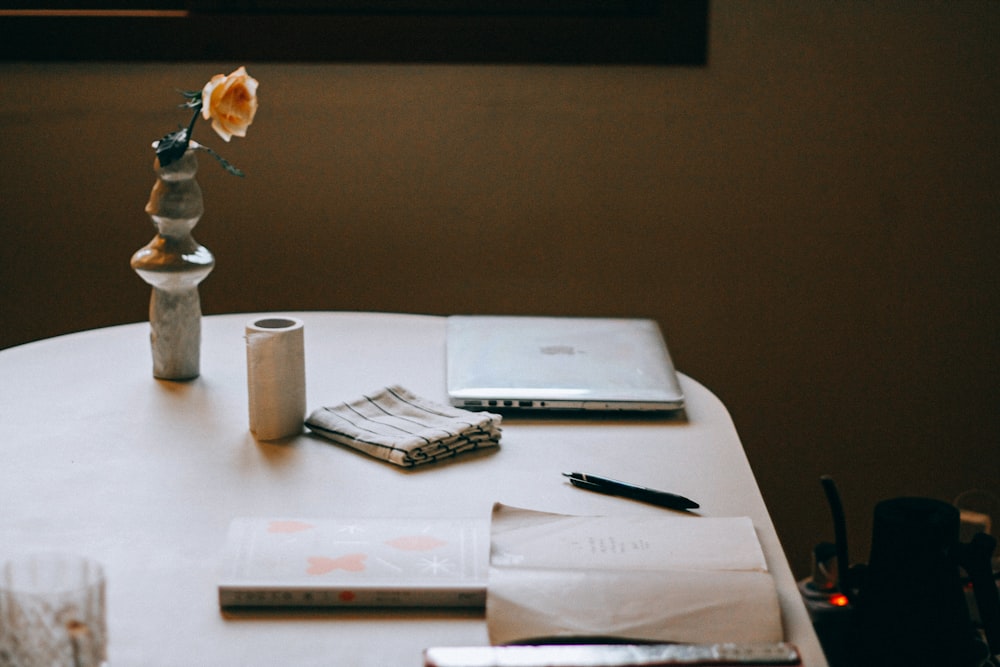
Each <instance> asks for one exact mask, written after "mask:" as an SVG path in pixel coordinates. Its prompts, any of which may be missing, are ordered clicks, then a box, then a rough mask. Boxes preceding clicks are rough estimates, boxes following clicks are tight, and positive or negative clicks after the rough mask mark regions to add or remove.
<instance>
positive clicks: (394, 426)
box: [306, 385, 501, 468]
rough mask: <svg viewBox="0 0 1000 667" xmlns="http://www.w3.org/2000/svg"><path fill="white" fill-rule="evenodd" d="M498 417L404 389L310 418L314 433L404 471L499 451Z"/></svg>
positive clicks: (389, 390) (391, 389)
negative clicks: (464, 455)
mask: <svg viewBox="0 0 1000 667" xmlns="http://www.w3.org/2000/svg"><path fill="white" fill-rule="evenodd" d="M500 420H501V417H500V415H497V414H493V413H490V412H469V411H468V410H460V409H458V408H453V407H451V406H449V405H441V404H438V403H434V402H432V401H429V400H427V399H425V398H421V397H419V396H415V395H414V394H412V393H410V392H409V391H407V390H406V389H404V388H402V387H400V386H395V385H394V386H391V387H386V388H384V389H381V390H379V391H377V392H375V393H374V394H371V395H370V396H362V397H361V398H359V399H356V400H354V401H351V402H350V403H342V404H340V405H335V406H332V407H325V408H319V409H317V410H315V411H314V412H313V413H312V414H310V415H309V417H307V418H306V426H307V427H308V428H309V429H310V430H312V431H313V432H314V433H316V434H318V435H321V436H323V437H325V438H329V439H330V440H333V441H334V442H338V443H340V444H342V445H347V446H348V447H354V448H355V449H359V450H361V451H363V452H365V453H367V454H370V455H372V456H374V457H376V458H380V459H385V460H386V461H389V462H391V463H395V464H396V465H400V466H403V467H407V468H410V467H413V466H416V465H420V464H423V463H432V462H434V461H440V460H441V459H444V458H447V457H451V456H455V455H456V454H459V453H461V452H465V451H469V450H473V449H484V448H487V447H496V446H497V445H498V444H499V442H500Z"/></svg>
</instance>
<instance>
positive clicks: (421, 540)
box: [386, 535, 448, 551]
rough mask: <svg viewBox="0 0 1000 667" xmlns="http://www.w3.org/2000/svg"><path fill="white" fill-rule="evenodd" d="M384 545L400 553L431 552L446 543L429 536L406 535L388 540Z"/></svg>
mask: <svg viewBox="0 0 1000 667" xmlns="http://www.w3.org/2000/svg"><path fill="white" fill-rule="evenodd" d="M386 544H388V545H389V546H390V547H392V548H394V549H399V550H400V551H431V550H432V549H437V548H438V547H443V546H444V545H446V544H448V543H447V542H445V541H444V540H439V539H438V538H436V537H432V536H431V535H407V536H404V537H397V538H396V539H394V540H389V541H388V542H386Z"/></svg>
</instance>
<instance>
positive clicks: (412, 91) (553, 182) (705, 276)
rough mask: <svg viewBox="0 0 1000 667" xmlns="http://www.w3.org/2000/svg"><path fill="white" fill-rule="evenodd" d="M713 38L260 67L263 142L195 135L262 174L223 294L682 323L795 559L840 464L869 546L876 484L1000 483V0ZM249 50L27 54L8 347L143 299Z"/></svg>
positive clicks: (219, 304) (794, 7) (222, 306)
mask: <svg viewBox="0 0 1000 667" xmlns="http://www.w3.org/2000/svg"><path fill="white" fill-rule="evenodd" d="M710 32H711V37H710V58H709V60H710V62H709V65H708V66H707V67H705V68H694V69H687V68H656V67H648V68H646V67H634V68H629V67H626V68H619V67H608V68H599V67H594V68H590V67H586V68H577V67H533V66H507V67H503V66H361V65H357V66H340V65H312V66H302V65H265V64H255V63H247V65H248V67H249V69H250V71H251V73H252V74H253V75H254V76H256V77H257V78H258V79H259V80H260V82H261V89H260V96H261V110H260V113H259V114H258V118H257V122H256V123H255V124H254V126H253V127H252V128H251V130H250V136H249V137H248V138H247V139H245V140H234V142H233V143H232V144H229V145H223V144H222V142H221V141H220V140H218V139H217V138H216V137H214V135H213V134H211V133H210V132H209V131H208V130H207V127H206V126H205V125H200V126H199V128H198V134H197V135H196V136H197V138H200V139H201V140H202V141H204V142H205V143H208V144H209V145H211V146H212V147H214V148H216V149H217V150H219V151H220V152H222V153H223V154H224V155H226V156H227V157H228V158H229V159H231V160H232V161H233V162H235V163H236V164H237V165H239V166H240V167H242V168H243V169H244V170H245V171H246V172H247V173H248V176H247V178H246V179H245V180H242V181H241V180H239V179H235V178H233V177H230V176H228V175H226V174H225V173H224V172H223V171H222V170H221V169H219V168H217V167H216V166H215V165H214V164H213V163H212V162H211V161H210V160H208V159H204V158H203V159H202V161H201V164H202V167H201V172H200V176H199V180H200V183H201V186H202V189H203V190H204V193H205V201H206V213H205V216H204V218H203V219H202V221H201V223H200V224H199V225H198V227H197V228H196V230H195V235H196V237H197V238H198V239H199V240H200V241H201V242H202V243H204V244H205V245H206V246H208V247H209V248H210V249H211V250H212V251H213V252H214V253H215V254H216V257H217V262H218V263H217V268H216V270H215V272H214V273H213V274H212V275H211V276H210V277H209V278H208V280H207V281H206V282H205V283H204V284H203V286H202V297H203V306H204V310H205V312H206V313H209V314H211V313H220V312H239V311H260V310H285V311H287V310H295V309H338V310H339V309H358V310H381V311H404V312H422V313H440V314H446V313H457V312H521V313H554V314H590V313H597V314H608V315H645V316H652V317H655V318H657V319H658V320H659V321H660V323H661V324H662V325H663V328H664V330H665V331H666V333H667V336H668V340H669V343H670V345H671V348H672V350H673V353H674V356H675V360H676V362H677V364H678V366H679V367H680V369H681V370H682V371H684V372H686V373H687V374H689V375H691V376H693V377H694V378H696V379H698V380H700V381H701V382H703V383H704V384H705V385H707V386H708V387H709V388H711V389H712V390H714V391H715V392H716V393H717V394H718V395H719V396H720V397H721V398H722V400H723V401H724V402H725V403H726V404H727V405H728V406H729V408H730V410H731V412H732V415H733V418H734V420H735V422H736V426H737V428H738V429H739V431H740V433H741V435H742V438H743V441H744V444H745V446H746V449H747V453H748V455H749V457H750V461H751V463H752V464H753V466H754V468H755V470H756V472H757V475H758V480H759V482H760V486H761V489H762V491H763V493H764V496H765V498H766V499H767V501H768V503H769V505H770V507H771V510H772V513H773V516H774V519H775V523H776V525H777V527H778V530H779V533H780V535H781V537H782V540H783V541H784V543H785V546H786V548H787V550H788V553H789V556H790V558H791V560H792V565H793V567H794V568H795V569H796V571H797V572H798V573H799V574H805V572H806V570H807V568H808V564H809V549H810V547H811V546H812V544H813V543H814V542H816V541H819V540H823V539H829V538H830V537H832V532H831V530H830V528H829V513H828V511H827V509H826V506H825V503H824V500H823V496H822V492H821V489H820V486H819V482H818V478H819V476H820V475H821V474H823V473H830V474H832V475H834V476H835V478H836V479H837V481H838V483H839V484H840V486H841V490H842V493H843V494H844V497H845V502H846V509H847V513H848V518H849V520H850V523H851V529H852V532H851V537H852V542H853V544H852V551H853V554H854V556H855V557H856V558H858V559H864V558H866V557H867V538H868V531H869V530H870V528H869V526H870V513H871V507H872V506H873V505H874V503H875V502H876V501H877V500H879V499H882V498H886V497H890V496H895V495H904V494H906V495H927V496H933V497H939V498H943V499H945V500H953V499H954V498H955V497H956V496H957V495H958V494H959V493H961V492H963V491H965V490H967V489H971V488H977V487H978V488H985V489H987V490H990V491H992V492H993V493H995V494H997V495H1000V488H998V485H1000V476H998V473H1000V416H998V415H1000V381H998V373H997V369H998V368H1000V364H998V361H1000V359H998V356H1000V355H998V341H1000V335H998V328H1000V327H998V325H1000V317H998V313H1000V289H998V288H1000V269H998V258H1000V176H998V174H1000V126H998V117H997V109H1000V86H998V85H997V81H998V78H997V74H998V71H997V70H998V63H1000V42H998V41H997V40H996V35H998V34H1000V4H998V3H996V2H990V1H980V2H967V3H962V5H961V6H951V5H949V4H948V3H943V2H942V3H937V2H933V3H932V2H918V3H911V2H882V3H876V4H874V5H873V4H872V3H869V2H840V3H836V4H832V5H830V4H816V5H813V4H808V5H804V4H803V3H798V2H768V3H743V2H735V1H733V2H727V1H722V0H717V1H716V2H713V3H712V15H711V24H710ZM237 64H240V63H225V64H215V63H212V64H207V65H199V64H196V63H195V64H183V65H180V64H177V65H138V64H135V65H104V64H65V65H58V64H54V65H44V66H42V65H29V64H6V65H0V314H2V320H0V322H2V324H0V346H9V345H13V344H17V343H22V342H25V341H28V340H32V339H36V338H39V337H46V336H52V335H56V334H60V333H64V332H69V331H74V330H79V329H83V328H89V327H96V326H104V325H110V324H115V323H120V322H130V321H139V320H142V319H144V318H145V316H146V304H147V299H148V288H147V287H146V285H145V284H143V283H142V282H141V281H140V280H139V278H138V277H137V276H136V275H135V274H133V273H132V272H131V270H130V269H129V266H128V260H129V257H130V256H131V254H132V252H133V251H134V250H136V249H137V248H139V247H140V246H142V245H143V244H145V243H146V242H147V241H148V240H149V238H151V236H152V233H153V232H152V227H151V224H150V222H149V220H148V218H147V217H146V216H145V214H144V213H143V206H144V204H145V201H146V197H147V196H148V193H149V188H150V187H151V186H152V183H153V180H154V176H153V172H152V169H151V162H152V155H151V150H150V148H149V144H150V142H151V141H152V140H153V139H155V138H157V137H158V136H160V135H162V134H164V133H166V132H167V131H170V130H172V129H174V128H175V127H176V126H177V125H178V124H179V123H181V122H183V121H184V120H185V117H184V114H183V113H181V112H179V111H178V110H177V109H176V108H175V107H174V105H175V104H176V103H177V102H178V101H179V99H178V96H177V95H176V93H175V92H174V91H175V90H176V89H183V88H192V87H197V86H200V85H201V84H202V83H203V82H204V81H205V80H206V79H207V78H208V77H209V76H211V75H212V74H215V73H216V72H219V71H223V70H225V71H228V70H229V69H232V68H233V67H235V65H237ZM0 381H3V382H10V381H16V379H13V378H3V379H0ZM998 520H1000V518H998Z"/></svg>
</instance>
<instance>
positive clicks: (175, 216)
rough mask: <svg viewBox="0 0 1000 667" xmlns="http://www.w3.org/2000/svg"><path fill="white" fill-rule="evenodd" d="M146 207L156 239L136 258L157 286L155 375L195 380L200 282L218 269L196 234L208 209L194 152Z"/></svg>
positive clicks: (165, 177)
mask: <svg viewBox="0 0 1000 667" xmlns="http://www.w3.org/2000/svg"><path fill="white" fill-rule="evenodd" d="M154 168H155V169H156V173H157V176H158V178H157V181H156V184H155V185H154V186H153V191H152V192H151V193H150V196H149V202H148V203H147V204H146V213H148V214H149V216H150V218H152V220H153V224H154V225H155V226H156V236H155V237H154V238H153V240H152V241H150V242H149V243H148V244H146V245H145V246H144V247H142V248H140V249H139V250H138V251H136V253H135V254H134V255H132V268H133V269H134V270H135V272H136V273H138V274H139V276H140V277H141V278H142V279H143V280H145V281H146V282H147V283H149V284H150V285H151V286H152V288H153V293H152V296H151V297H150V301H149V324H150V342H151V345H152V351H153V376H154V377H157V378H160V379H163V380H191V379H193V378H196V377H198V375H199V374H200V372H201V368H200V361H201V360H200V356H201V299H200V297H199V295H198V284H199V283H200V282H201V281H202V280H204V279H205V277H206V276H208V274H209V273H210V272H211V271H212V269H213V268H214V267H215V258H214V257H213V256H212V253H211V252H209V250H208V248H206V247H204V246H203V245H200V244H199V243H198V242H197V241H195V240H194V238H193V237H192V236H191V230H192V229H193V228H194V226H195V225H196V224H198V220H199V219H200V218H201V215H202V213H203V211H204V207H203V204H202V197H201V188H200V187H199V186H198V182H197V181H196V180H195V174H196V173H197V171H198V160H197V158H196V157H195V154H194V151H192V150H188V151H187V152H186V153H185V154H184V156H183V157H182V158H180V159H179V160H175V161H174V162H172V163H170V164H169V165H167V166H166V167H162V166H160V163H159V160H157V161H156V162H155V163H154Z"/></svg>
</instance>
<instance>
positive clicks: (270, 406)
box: [246, 317, 306, 440]
mask: <svg viewBox="0 0 1000 667" xmlns="http://www.w3.org/2000/svg"><path fill="white" fill-rule="evenodd" d="M246 341H247V391H248V393H249V398H250V431H251V432H252V433H253V434H254V436H255V437H256V438H257V439H258V440H279V439H281V438H287V437H290V436H293V435H298V434H299V433H301V432H302V422H303V420H304V419H305V412H306V369H305V336H304V328H303V324H302V321H301V320H298V319H295V318H293V317H266V318H261V319H258V320H253V321H251V322H248V323H247V325H246Z"/></svg>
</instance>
